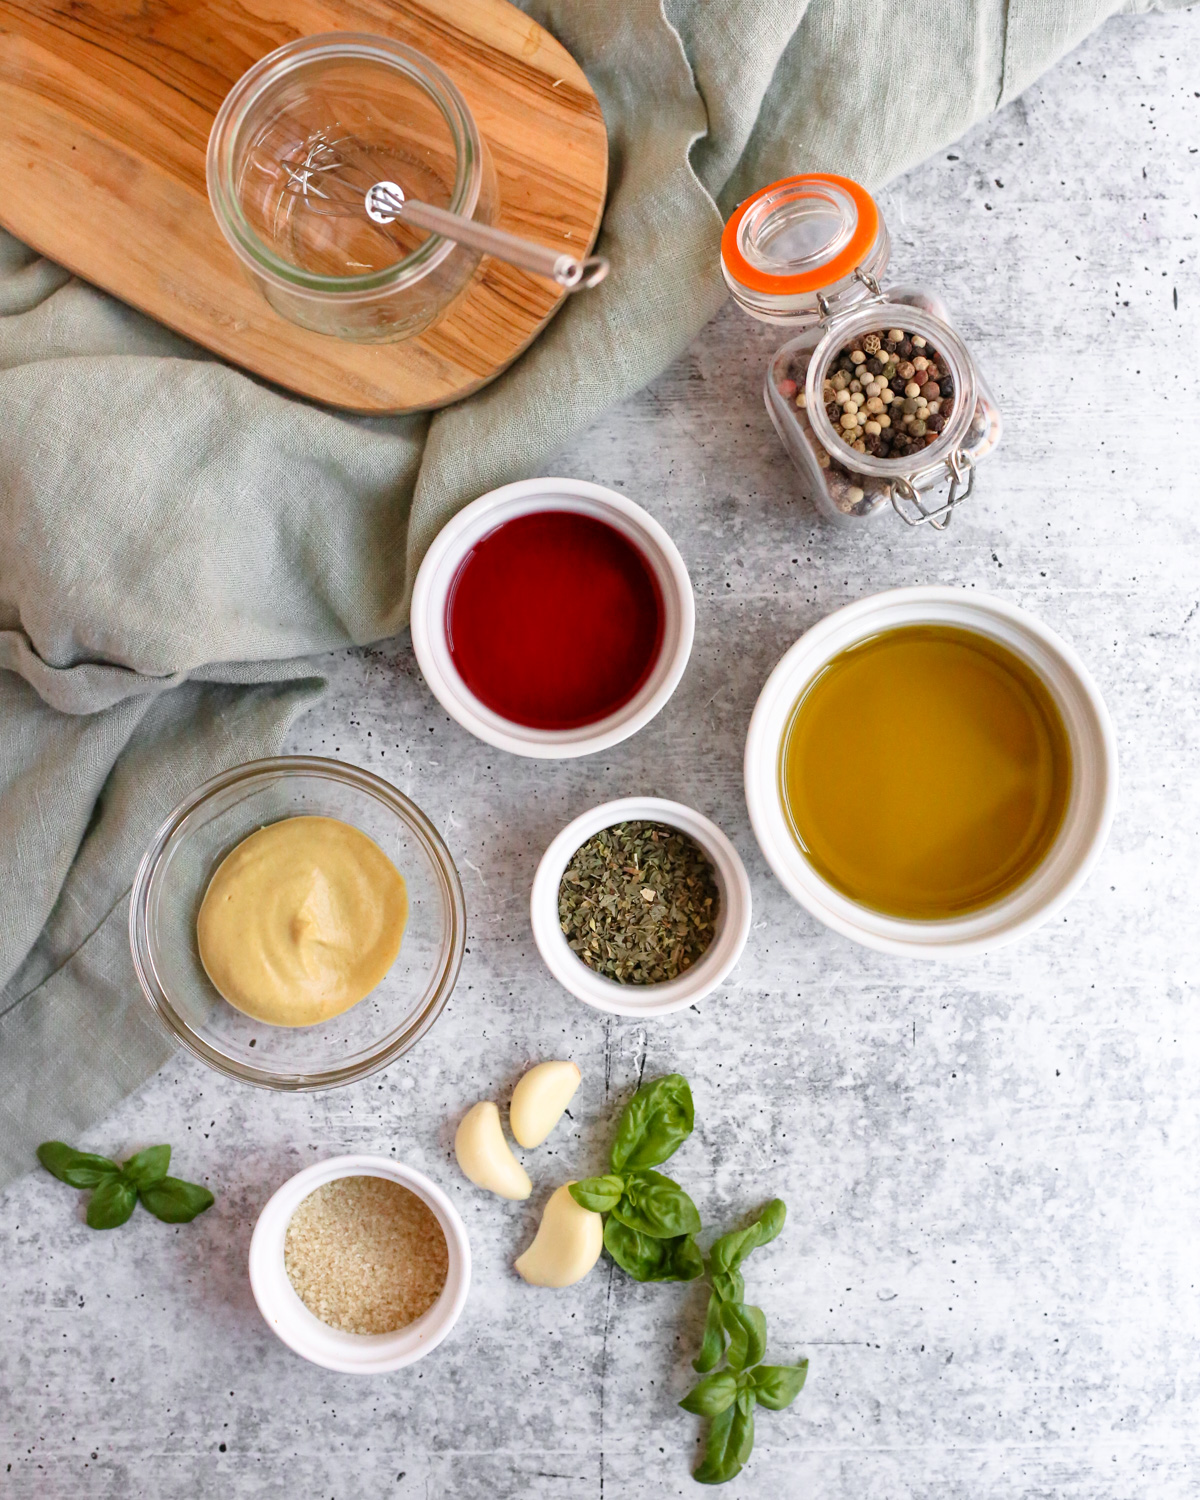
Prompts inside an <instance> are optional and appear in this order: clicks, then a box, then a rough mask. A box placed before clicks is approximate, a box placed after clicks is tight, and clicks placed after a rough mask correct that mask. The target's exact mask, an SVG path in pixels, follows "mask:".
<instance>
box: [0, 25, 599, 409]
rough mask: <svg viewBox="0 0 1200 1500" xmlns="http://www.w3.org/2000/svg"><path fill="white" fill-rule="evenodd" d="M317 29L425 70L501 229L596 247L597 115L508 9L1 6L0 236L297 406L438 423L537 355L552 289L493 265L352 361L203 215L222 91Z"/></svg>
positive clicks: (548, 41) (551, 52) (568, 61)
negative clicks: (489, 192)
mask: <svg viewBox="0 0 1200 1500" xmlns="http://www.w3.org/2000/svg"><path fill="white" fill-rule="evenodd" d="M327 31H359V32H374V33H378V34H383V35H387V36H391V37H394V38H395V39H397V40H398V41H402V42H406V43H408V44H409V45H410V46H413V47H416V48H417V49H418V50H420V51H421V52H423V53H425V54H426V55H427V56H429V57H431V58H433V60H434V61H435V62H437V63H438V64H439V65H440V66H441V67H442V68H444V69H445V71H446V72H447V73H448V74H449V75H450V77H451V78H452V79H453V81H454V82H455V83H456V84H457V85H458V87H459V89H460V90H461V91H462V93H463V95H464V97H465V98H466V100H467V103H468V105H469V106H470V108H471V111H472V113H473V114H474V116H475V119H476V122H477V124H478V126H479V130H480V132H481V134H482V135H483V136H484V138H485V139H486V141H487V143H488V145H489V147H490V149H491V153H492V157H493V161H494V164H495V168H496V175H497V180H498V184H499V191H500V214H499V218H498V223H499V224H500V225H501V226H502V227H503V228H506V229H510V230H512V231H513V232H514V233H517V234H522V235H525V236H527V237H529V238H531V239H535V240H538V241H540V242H541V243H543V244H547V245H555V246H558V245H561V246H563V247H564V248H566V249H570V250H572V251H574V252H575V253H583V252H584V250H585V249H587V248H590V247H591V245H592V244H593V242H594V240H595V237H596V233H597V231H598V229H599V225H600V216H601V213H602V211H603V207H604V194H605V187H606V181H607V139H606V136H605V129H604V120H603V117H602V115H601V113H600V106H599V104H598V103H597V101H596V97H595V95H594V94H593V93H592V90H591V88H590V86H589V85H588V83H587V80H586V79H585V77H584V75H583V73H582V71H581V70H580V68H579V66H578V65H577V64H576V63H575V62H574V60H573V59H572V58H571V56H570V55H569V54H568V53H567V52H566V51H565V49H564V48H563V47H562V46H560V45H559V43H558V42H556V41H555V40H554V38H553V37H551V36H550V35H549V34H548V33H547V32H546V31H544V30H543V29H542V28H541V27H540V26H538V25H536V24H535V23H534V22H533V21H531V20H529V18H528V17H527V16H524V15H523V14H522V13H521V12H520V11H519V10H517V9H516V8H515V7H514V6H512V5H510V4H508V3H507V0H430V3H428V4H419V3H416V0H249V3H242V0H0V120H2V121H3V122H4V130H5V133H6V139H5V142H4V149H3V151H0V222H2V223H3V224H4V225H5V227H6V228H8V229H10V230H11V231H12V232H13V233H14V234H15V235H17V236H18V237H19V238H20V239H22V240H24V241H25V242H26V243H28V244H30V245H33V246H34V247H35V248H36V249H37V250H39V251H40V252H41V253H42V254H44V255H47V256H49V257H51V258H52V259H53V260H56V261H58V262H60V263H61V264H63V265H65V266H67V267H69V268H70V269H71V270H72V271H74V272H75V273H76V274H78V275H79V276H82V277H84V278H85V279H86V280H88V281H91V282H94V283H95V284H96V285H98V286H100V287H103V288H104V289H105V290H107V291H110V292H112V293H113V294H114V295H116V296H118V297H120V298H121V299H122V300H124V301H125V302H128V303H131V304H132V305H133V306H135V307H138V308H140V309H141V310H142V311H143V312H146V313H148V314H149V315H150V316H151V317H154V318H157V319H158V320H159V321H160V322H163V323H165V324H167V325H168V326H169V327H171V328H174V329H176V330H177V331H178V332H180V333H182V334H184V335H186V336H187V337H188V338H191V339H194V340H195V341H196V342H197V343H199V344H202V345H204V346H205V347H206V348H208V349H211V350H213V351H214V352H215V353H217V354H220V355H222V356H223V357H224V358H226V359H229V360H231V361H233V362H234V363H236V364H239V365H242V366H244V367H245V368H246V369H248V370H250V371H252V372H253V373H254V374H256V375H260V376H262V377H264V378H266V379H267V380H270V381H274V382H275V383H277V384H279V385H281V386H285V387H287V388H288V389H290V390H293V391H296V392H298V393H299V394H301V395H304V396H308V397H311V398H313V399H315V400H318V401H322V402H326V403H329V404H331V405H336V406H343V407H349V408H352V409H355V410H358V411H368V412H400V411H412V410H418V409H422V408H430V407H436V406H442V405H445V404H446V403H448V402H451V401H455V400H457V399H459V398H460V397H462V396H465V395H468V394H469V393H470V392H472V391H474V390H477V389H478V388H479V387H480V386H481V385H484V384H485V383H486V382H487V381H489V380H491V379H493V378H494V377H495V376H496V375H498V374H499V373H500V371H501V370H503V369H504V368H505V367H506V366H507V365H508V364H509V363H510V362H511V361H512V360H513V359H515V358H516V356H517V355H518V354H519V353H520V352H521V351H522V350H523V349H524V348H526V346H527V345H528V344H529V343H530V341H531V340H532V339H533V338H534V336H535V335H536V334H537V333H538V331H539V330H540V329H541V328H542V327H543V326H544V325H545V323H546V321H547V319H548V318H549V317H550V316H551V314H552V313H553V312H554V311H555V310H556V308H557V307H558V306H559V305H560V303H561V301H562V297H563V295H564V294H563V293H562V292H561V291H560V289H559V288H558V287H556V286H555V285H554V284H553V283H552V282H550V281H548V280H546V279H544V278H542V277H537V276H532V275H530V274H528V273H526V272H524V271H519V270H517V269H515V268H514V267H511V266H506V265H503V264H501V263H499V262H497V261H494V260H491V259H486V260H485V261H484V262H483V265H482V267H481V271H480V273H479V275H477V277H476V279H475V281H474V282H473V284H472V285H471V287H470V288H469V289H468V290H467V291H466V292H465V293H464V294H463V295H462V296H461V297H460V298H459V300H458V302H457V303H456V304H455V305H454V306H453V307H452V308H451V310H450V312H449V315H448V316H447V317H445V318H444V319H443V320H442V321H441V322H440V323H438V324H436V325H434V326H433V327H432V328H430V329H428V330H426V332H425V333H423V334H421V335H420V336H419V337H417V338H415V339H410V340H408V341H406V342H404V343H399V344H385V345H363V344H352V343H348V342H345V341H343V340H340V339H335V338H331V337H328V336H326V335H322V334H315V333H310V332H308V331H306V330H304V329H301V328H296V327H294V326H293V325H292V324H290V323H288V322H287V321H285V320H284V319H283V318H281V317H280V316H279V315H278V314H277V313H275V312H274V311H273V310H272V309H271V308H270V307H269V306H268V305H267V303H266V301H265V300H264V299H263V298H262V296H261V295H260V294H259V292H258V291H257V290H256V289H255V288H254V287H253V286H251V284H250V283H249V281H248V280H247V279H246V277H245V276H244V274H243V272H242V270H241V267H240V265H239V263H238V261H237V259H236V257H235V256H234V254H233V252H232V250H230V248H229V247H228V245H227V244H226V243H225V240H224V239H223V238H222V236H221V233H220V230H219V229H218V228H217V224H216V220H215V219H214V217H213V214H212V210H211V208H210V207H209V203H208V197H207V193H206V189H205V178H204V155H205V149H206V146H207V143H208V134H209V129H210V127H211V125H212V121H213V117H214V115H215V114H216V112H217V109H218V107H219V106H220V104H221V101H222V100H223V99H224V97H225V95H226V93H227V92H228V91H229V89H230V87H231V86H232V85H233V84H234V83H235V82H236V80H237V79H238V78H239V77H241V75H242V74H243V73H244V72H245V71H246V70H247V69H248V68H249V67H251V66H252V65H253V64H254V63H255V62H257V61H258V59H259V58H261V57H263V56H265V55H266V54H267V53H268V52H271V51H273V50H274V49H275V48H276V47H279V46H282V45H283V44H284V43H285V42H288V41H292V40H294V39H295V38H297V37H301V36H310V35H314V34H316V33H319V32H327Z"/></svg>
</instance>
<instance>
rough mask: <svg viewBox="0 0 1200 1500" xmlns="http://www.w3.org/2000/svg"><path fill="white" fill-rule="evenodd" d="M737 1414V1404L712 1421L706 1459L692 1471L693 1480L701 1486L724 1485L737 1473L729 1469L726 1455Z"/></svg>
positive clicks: (706, 1445)
mask: <svg viewBox="0 0 1200 1500" xmlns="http://www.w3.org/2000/svg"><path fill="white" fill-rule="evenodd" d="M736 1413H737V1403H736V1402H735V1403H734V1404H733V1405H732V1406H727V1407H726V1408H725V1410H724V1411H723V1412H720V1413H718V1414H717V1416H715V1417H714V1418H713V1419H712V1422H711V1423H710V1424H709V1429H708V1437H707V1438H706V1439H705V1441H704V1457H703V1459H702V1460H701V1461H700V1466H699V1467H698V1468H696V1469H693V1470H692V1478H693V1479H695V1480H696V1481H697V1482H698V1483H700V1484H724V1483H725V1481H726V1480H727V1479H732V1478H733V1476H734V1474H736V1473H737V1470H736V1469H730V1470H729V1471H728V1472H726V1469H727V1458H726V1454H727V1451H728V1448H729V1439H730V1436H731V1434H732V1432H733V1419H734V1416H735V1415H736Z"/></svg>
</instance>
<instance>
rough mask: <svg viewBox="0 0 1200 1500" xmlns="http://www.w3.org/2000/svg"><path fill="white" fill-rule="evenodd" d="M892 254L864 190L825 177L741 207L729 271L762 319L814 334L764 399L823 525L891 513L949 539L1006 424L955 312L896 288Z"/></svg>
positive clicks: (798, 343)
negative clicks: (889, 277) (888, 281)
mask: <svg viewBox="0 0 1200 1500" xmlns="http://www.w3.org/2000/svg"><path fill="white" fill-rule="evenodd" d="M890 251H891V245H890V241H889V239H888V232H887V226H886V225H885V224H884V222H883V218H882V215H881V214H880V213H879V210H878V207H877V206H876V204H875V200H874V199H873V198H872V197H871V195H870V194H869V193H868V192H867V191H866V190H865V189H864V188H862V187H860V186H859V184H858V183H856V182H853V181H851V180H850V179H849V178H848V177H837V176H834V175H833V174H831V173H823V172H821V173H811V174H809V175H806V176H802V177H788V178H785V179H784V180H783V181H781V182H776V183H772V184H771V186H770V187H766V188H763V189H762V190H761V191H760V192H758V193H755V194H754V195H753V196H752V197H750V198H748V199H747V200H746V201H745V202H744V203H742V204H741V205H740V206H739V208H738V209H737V210H736V212H735V213H734V214H733V215H732V216H731V218H730V219H729V222H728V223H727V224H726V226H725V232H724V235H723V237H722V241H721V271H722V274H723V275H724V277H725V282H726V285H727V286H728V287H729V289H730V291H731V292H732V293H733V296H734V298H735V300H736V301H737V302H738V304H739V305H740V306H741V307H742V308H744V309H745V311H746V312H748V313H749V314H750V315H751V317H753V318H757V319H759V320H760V321H761V322H764V323H779V324H783V325H794V326H799V327H801V328H803V330H804V331H803V332H802V333H800V334H799V335H798V336H797V337H796V338H793V339H791V340H790V341H789V342H788V343H786V344H784V345H783V347H782V348H780V349H778V350H777V351H776V352H775V354H774V355H773V356H772V357H771V361H770V363H769V365H768V367H767V376H766V386H765V391H764V395H765V398H766V403H767V411H768V413H769V414H770V417H771V421H772V423H773V424H774V426H775V430H776V432H778V434H779V436H780V438H781V439H782V441H783V445H784V447H785V448H786V449H787V451H788V453H789V454H790V455H791V458H792V461H793V463H795V465H796V467H797V469H798V470H799V471H800V473H801V474H802V475H803V476H804V478H805V480H806V481H807V488H808V489H809V492H810V494H811V496H812V499H813V501H814V503H815V505H816V507H817V509H818V511H819V512H820V513H821V514H822V515H824V516H826V517H828V518H829V519H832V520H839V521H850V520H854V519H860V518H864V517H867V516H872V515H875V514H877V513H878V512H879V511H881V510H883V509H884V508H885V507H887V506H888V505H890V506H892V508H893V509H894V510H895V511H896V513H897V514H898V515H899V516H900V518H901V519H902V520H903V521H905V522H907V523H908V525H910V526H921V525H925V524H926V523H928V524H929V525H931V526H933V527H935V528H936V529H938V530H942V529H944V528H945V527H946V526H947V525H948V524H949V522H950V518H951V516H952V515H953V513H954V509H955V507H956V506H958V505H959V504H961V503H962V501H963V500H965V499H966V498H967V497H968V495H970V493H971V491H972V488H973V485H974V482H975V466H976V464H977V463H978V462H979V460H980V459H981V458H983V457H984V456H985V455H986V454H987V453H989V452H990V451H991V450H992V449H993V448H994V447H995V446H996V443H997V442H998V441H999V437H1000V425H1001V424H1000V413H999V411H998V410H997V408H996V403H995V399H994V398H993V396H992V394H991V391H990V390H989V389H988V387H987V385H986V383H985V382H984V380H983V377H982V376H981V375H980V373H979V370H978V368H977V366H976V364H975V361H974V359H973V358H972V356H971V354H970V352H969V351H968V349H967V347H966V345H965V344H964V343H963V342H962V340H961V339H960V338H959V336H958V334H957V333H956V332H955V331H954V329H953V328H952V327H951V325H950V320H949V314H948V312H947V309H946V306H945V304H944V303H943V302H942V300H941V299H940V298H939V297H938V296H936V295H935V294H934V293H932V292H929V291H925V290H923V289H921V288H918V287H904V286H900V287H889V288H887V289H886V290H885V289H884V288H883V286H882V284H881V283H882V280H883V277H884V273H885V271H886V269H887V265H888V259H889V256H890ZM942 485H946V486H948V489H947V490H946V491H945V492H942V493H939V487H940V486H942Z"/></svg>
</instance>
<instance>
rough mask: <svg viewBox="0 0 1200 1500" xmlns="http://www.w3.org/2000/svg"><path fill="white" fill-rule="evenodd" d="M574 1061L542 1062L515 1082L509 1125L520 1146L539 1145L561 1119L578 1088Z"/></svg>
mask: <svg viewBox="0 0 1200 1500" xmlns="http://www.w3.org/2000/svg"><path fill="white" fill-rule="evenodd" d="M579 1078H580V1073H579V1069H578V1068H577V1067H576V1066H575V1064H574V1063H573V1062H544V1063H538V1065H537V1066H536V1067H535V1068H530V1070H529V1072H528V1073H526V1074H525V1076H524V1077H523V1078H522V1079H521V1080H520V1081H519V1082H518V1084H517V1086H516V1088H515V1089H513V1096H512V1103H511V1104H510V1105H509V1106H508V1123H509V1127H510V1128H511V1130H512V1133H513V1135H514V1136H515V1137H516V1140H517V1144H518V1145H519V1146H526V1147H529V1146H540V1145H541V1144H542V1142H543V1141H544V1140H545V1139H546V1137H547V1136H548V1135H549V1134H550V1132H551V1131H552V1130H553V1129H554V1127H555V1126H556V1125H557V1124H558V1122H559V1120H560V1119H561V1118H562V1113H563V1110H564V1109H566V1107H567V1105H568V1104H570V1102H571V1100H572V1098H573V1097H574V1095H575V1090H576V1089H577V1088H578V1087H579Z"/></svg>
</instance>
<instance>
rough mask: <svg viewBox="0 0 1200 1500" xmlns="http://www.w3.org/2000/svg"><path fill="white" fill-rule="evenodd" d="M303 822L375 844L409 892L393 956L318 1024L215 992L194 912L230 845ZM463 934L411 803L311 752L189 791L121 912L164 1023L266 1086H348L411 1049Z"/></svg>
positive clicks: (457, 893) (444, 858) (432, 833)
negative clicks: (335, 824)
mask: <svg viewBox="0 0 1200 1500" xmlns="http://www.w3.org/2000/svg"><path fill="white" fill-rule="evenodd" d="M302 814H304V815H309V816H318V817H327V818H339V819H341V821H342V822H344V823H350V824H352V825H353V826H354V827H355V828H359V829H361V830H362V832H363V833H365V834H367V835H368V836H369V837H370V838H372V839H374V840H375V842H376V843H377V844H378V845H379V847H380V848H381V849H382V850H383V852H384V853H385V854H386V855H387V856H388V858H389V859H390V860H391V861H392V863H393V864H394V865H395V866H396V868H397V869H398V870H399V871H400V873H401V874H402V875H403V876H404V879H405V882H406V884H407V886H408V900H409V913H408V925H407V926H406V927H405V930H404V941H403V943H402V944H401V946H400V953H399V956H398V957H397V959H396V962H395V963H394V964H393V965H392V967H391V969H389V970H388V973H387V974H386V975H385V977H384V979H383V980H382V982H381V983H380V984H379V985H378V986H377V987H376V988H375V989H374V990H372V992H371V993H370V994H369V995H368V996H367V997H366V998H365V999H364V1000H360V1001H359V1003H358V1004H357V1005H354V1006H351V1008H350V1009H349V1010H347V1011H344V1012H343V1013H342V1014H341V1015H340V1016H335V1017H333V1018H332V1019H331V1020H329V1021H324V1022H322V1023H320V1024H319V1025H316V1026H302V1027H287V1026H268V1025H266V1024H265V1023H264V1022H262V1021H255V1020H253V1019H252V1018H251V1017H250V1016H246V1015H243V1014H242V1012H241V1011H239V1010H235V1009H234V1007H233V1006H232V1005H230V1004H229V1003H228V1001H226V1000H224V999H223V998H222V997H221V995H219V994H218V993H217V991H216V989H215V988H214V987H213V984H212V982H211V980H210V979H209V977H208V975H207V974H206V973H205V972H204V966H203V965H202V964H201V962H200V954H199V951H198V949H197V946H196V917H197V914H198V912H199V910H200V903H201V901H202V900H203V899H204V893H205V891H206V890H207V889H208V883H209V881H210V880H211V878H212V876H213V873H214V872H215V870H216V868H217V866H218V865H219V864H220V863H221V861H222V860H223V859H224V858H225V856H226V855H227V854H228V853H229V852H230V850H231V849H233V848H234V847H235V846H236V845H237V844H240V843H241V841H242V840H243V839H244V838H246V837H248V835H250V834H251V833H253V832H255V830H256V829H259V828H262V827H264V826H265V825H266V824H268V823H275V822H278V821H279V820H280V819H281V818H287V817H296V816H299V815H302ZM465 932H466V915H465V909H464V906H463V893H462V884H461V882H460V881H459V878H458V871H457V870H456V869H455V867H454V861H453V860H452V859H451V858H450V853H449V851H448V850H447V848H446V846H445V844H444V843H443V842H442V840H441V837H440V836H439V834H438V832H437V830H436V829H435V828H434V826H433V824H432V823H430V821H429V819H428V818H427V817H426V816H425V814H424V813H423V812H422V811H421V810H420V808H419V807H417V806H415V804H414V803H412V802H410V801H409V799H408V798H407V797H405V796H403V795H402V794H401V793H400V792H398V791H397V790H396V789H395V787H393V786H390V785H389V784H388V783H387V782H386V781H383V780H381V779H380V778H379V777H378V776H374V775H372V774H371V772H369V771H360V770H358V769H357V768H356V767H354V766H346V765H342V764H340V763H339V762H338V761H333V760H324V759H322V758H320V757H319V756H309V755H291V756H279V757H276V758H274V759H271V760H255V761H249V762H248V763H247V764H246V765H242V766H235V767H234V769H233V770H231V771H225V772H224V773H223V774H222V775H220V776H215V777H214V778H213V779H212V780H211V781H207V782H205V784H204V785H203V786H202V787H200V788H199V789H198V790H197V791H195V792H193V793H192V795H191V796H190V797H188V798H187V799H186V800H185V801H183V802H182V803H180V805H179V806H178V807H177V808H176V809H175V811H174V812H173V813H172V814H171V816H170V817H169V818H168V819H167V820H166V822H165V823H164V824H163V825H162V827H161V828H160V829H159V830H158V833H157V834H156V835H155V837H154V840H153V842H152V843H151V845H150V847H149V849H148V850H147V851H146V854H145V856H144V857H143V859H142V862H141V865H140V866H139V868H138V872H137V875H136V877H135V879H134V882H133V891H132V894H131V898H130V906H129V943H130V947H131V948H132V950H133V963H134V967H135V969H136V970H137V975H138V979H139V980H140V981H141V986H142V990H143V991H144V993H145V996H146V999H147V1000H148V1001H149V1002H150V1004H151V1006H152V1007H153V1009H154V1012H155V1014H156V1015H157V1016H158V1018H159V1020H160V1021H161V1022H162V1023H163V1024H164V1025H165V1026H166V1028H167V1030H168V1031H170V1032H171V1033H172V1035H173V1036H174V1037H175V1038H176V1039H177V1040H178V1041H180V1042H182V1043H183V1045H184V1046H185V1047H186V1048H187V1049H188V1050H189V1051H190V1052H193V1053H194V1054H195V1055H196V1056H197V1057H199V1058H200V1059H201V1060H202V1061H203V1062H206V1063H207V1064H208V1065H209V1067H211V1068H215V1069H216V1070H217V1071H218V1072H219V1073H226V1074H228V1076H229V1077H230V1078H238V1079H241V1080H242V1081H243V1082H244V1083H254V1084H258V1085H260V1086H261V1087H263V1088H272V1089H288V1090H298V1089H327V1088H336V1087H337V1086H338V1085H340V1084H343V1083H353V1082H355V1081H356V1080H357V1079H359V1078H366V1077H367V1076H368V1075H369V1074H371V1073H375V1072H377V1071H378V1070H379V1069H380V1068H384V1067H386V1066H387V1065H388V1063H390V1062H392V1061H393V1060H394V1059H395V1058H397V1057H399V1056H401V1054H402V1053H405V1052H407V1051H408V1050H409V1049H410V1048H411V1047H413V1046H415V1045H416V1043H417V1042H418V1041H419V1040H420V1038H421V1037H422V1036H424V1034H425V1033H426V1032H427V1031H428V1030H429V1028H430V1027H431V1026H432V1025H433V1023H434V1021H436V1020H437V1018H438V1016H439V1015H440V1014H441V1011H442V1009H443V1007H444V1006H445V1004H446V1001H447V1000H448V999H449V998H450V992H451V990H453V988H454V984H455V981H456V979H457V978H458V971H459V967H460V965H461V963H462V956H463V943H464V940H465Z"/></svg>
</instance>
